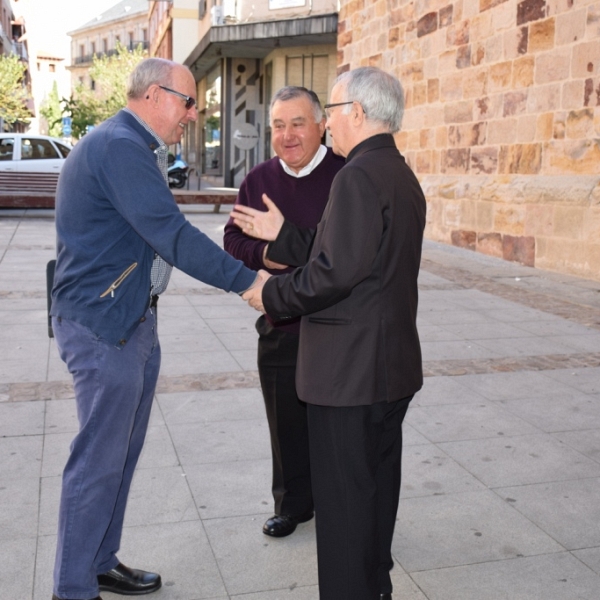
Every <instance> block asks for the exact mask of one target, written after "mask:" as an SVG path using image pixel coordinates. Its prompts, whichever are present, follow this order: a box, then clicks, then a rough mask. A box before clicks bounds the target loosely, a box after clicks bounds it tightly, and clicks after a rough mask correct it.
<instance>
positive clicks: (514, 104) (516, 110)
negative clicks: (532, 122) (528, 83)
mask: <svg viewBox="0 0 600 600" xmlns="http://www.w3.org/2000/svg"><path fill="white" fill-rule="evenodd" d="M526 110H527V90H519V91H518V92H507V93H506V94H504V110H503V112H502V116H504V117H509V116H512V115H519V114H523V113H524V112H525V111H526Z"/></svg>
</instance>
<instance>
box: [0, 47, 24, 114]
mask: <svg viewBox="0 0 600 600" xmlns="http://www.w3.org/2000/svg"><path fill="white" fill-rule="evenodd" d="M26 70H27V66H26V65H25V63H23V62H22V61H21V60H20V59H19V57H18V56H17V55H16V54H10V55H8V56H4V55H2V56H0V121H2V120H4V122H6V123H10V124H13V123H16V122H17V121H22V122H26V123H27V122H29V121H30V120H31V113H30V111H29V109H28V108H27V100H28V98H29V92H28V90H27V88H26V87H25V85H24V79H25V71H26Z"/></svg>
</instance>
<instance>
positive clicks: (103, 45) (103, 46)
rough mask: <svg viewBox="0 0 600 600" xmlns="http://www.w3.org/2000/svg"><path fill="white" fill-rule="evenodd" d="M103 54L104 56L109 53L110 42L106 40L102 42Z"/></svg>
mask: <svg viewBox="0 0 600 600" xmlns="http://www.w3.org/2000/svg"><path fill="white" fill-rule="evenodd" d="M102 52H103V53H104V54H106V53H107V52H108V40H107V39H106V38H104V39H103V40H102Z"/></svg>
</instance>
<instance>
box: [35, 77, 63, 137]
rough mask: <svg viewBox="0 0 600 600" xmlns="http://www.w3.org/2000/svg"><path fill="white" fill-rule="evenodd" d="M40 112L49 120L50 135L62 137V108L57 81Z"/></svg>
mask: <svg viewBox="0 0 600 600" xmlns="http://www.w3.org/2000/svg"><path fill="white" fill-rule="evenodd" d="M40 114H41V115H42V117H44V118H45V119H46V121H48V135H51V136H53V137H62V108H61V106H60V98H59V97H58V86H57V84H56V81H55V82H54V85H53V86H52V91H51V92H50V94H48V97H47V98H46V99H45V100H44V103H43V104H42V106H40Z"/></svg>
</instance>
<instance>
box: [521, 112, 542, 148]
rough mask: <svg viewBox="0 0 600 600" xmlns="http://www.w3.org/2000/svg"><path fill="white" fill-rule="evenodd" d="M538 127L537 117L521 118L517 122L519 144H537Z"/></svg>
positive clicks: (527, 116) (523, 116) (525, 116)
mask: <svg viewBox="0 0 600 600" xmlns="http://www.w3.org/2000/svg"><path fill="white" fill-rule="evenodd" d="M536 125H537V118H536V115H522V116H520V117H519V118H518V120H517V142H518V143H520V144H527V143H530V142H535V141H536V137H535V133H536Z"/></svg>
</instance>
